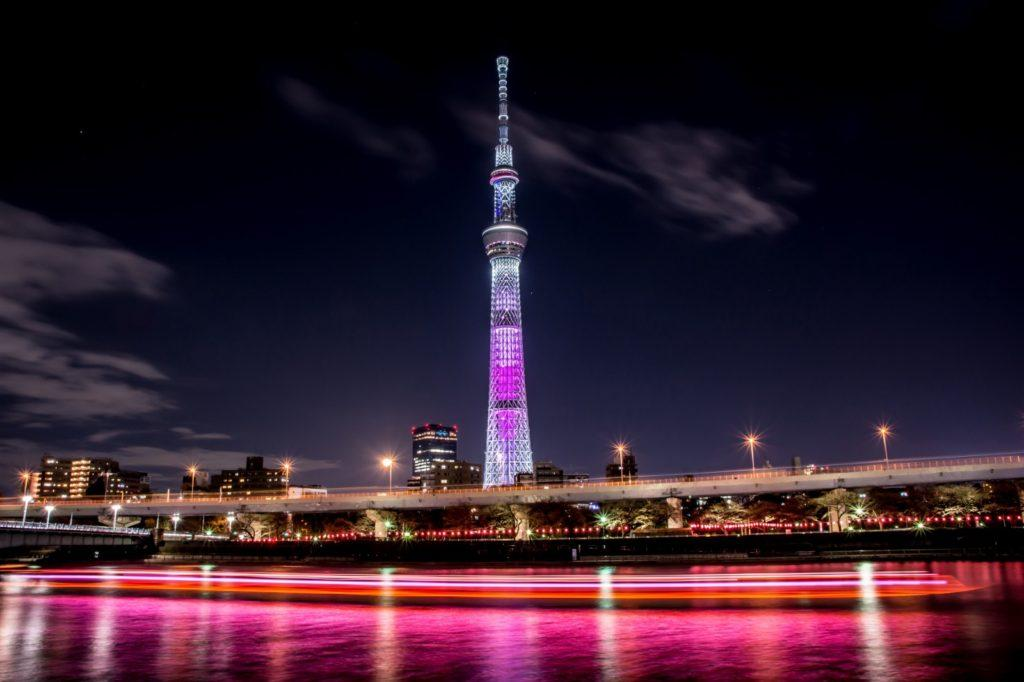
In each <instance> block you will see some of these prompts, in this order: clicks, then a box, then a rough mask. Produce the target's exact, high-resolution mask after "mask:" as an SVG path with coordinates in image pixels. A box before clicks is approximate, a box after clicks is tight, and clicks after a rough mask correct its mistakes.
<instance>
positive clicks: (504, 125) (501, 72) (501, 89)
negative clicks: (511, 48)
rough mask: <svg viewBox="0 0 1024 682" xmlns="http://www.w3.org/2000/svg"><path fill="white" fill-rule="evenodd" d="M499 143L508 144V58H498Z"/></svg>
mask: <svg viewBox="0 0 1024 682" xmlns="http://www.w3.org/2000/svg"><path fill="white" fill-rule="evenodd" d="M498 143H499V144H508V57H498ZM508 165H510V166H511V165H512V164H511V163H510V164H508Z"/></svg>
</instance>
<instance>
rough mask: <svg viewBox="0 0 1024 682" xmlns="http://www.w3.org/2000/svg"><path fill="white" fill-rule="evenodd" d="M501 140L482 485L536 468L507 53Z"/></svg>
mask: <svg viewBox="0 0 1024 682" xmlns="http://www.w3.org/2000/svg"><path fill="white" fill-rule="evenodd" d="M497 64H498V144H497V146H496V147H495V148H494V170H493V171H491V180H490V182H491V187H492V189H493V190H494V219H493V222H492V224H491V225H490V226H489V227H487V229H485V230H484V232H483V240H484V250H485V251H486V253H487V257H488V258H490V260H491V346H490V350H491V353H490V356H491V371H490V392H489V396H488V402H487V445H486V450H485V457H484V486H485V487H490V486H499V485H514V484H515V479H516V474H517V473H520V472H532V471H533V451H532V449H531V447H530V419H529V413H528V411H527V407H526V366H525V363H524V357H523V320H522V308H521V305H520V295H519V264H520V263H521V262H522V258H523V252H524V251H526V241H527V232H526V230H525V229H524V228H522V227H521V226H520V225H519V224H518V222H517V218H516V185H518V184H519V174H518V173H517V172H516V169H515V168H514V167H513V159H512V144H511V142H509V135H508V133H509V124H508V121H509V119H508V57H498V60H497Z"/></svg>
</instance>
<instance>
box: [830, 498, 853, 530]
mask: <svg viewBox="0 0 1024 682" xmlns="http://www.w3.org/2000/svg"><path fill="white" fill-rule="evenodd" d="M849 525H850V518H849V516H848V515H847V514H846V505H842V504H832V505H829V507H828V532H830V533H840V532H842V531H844V530H846V528H847V527H848V526H849Z"/></svg>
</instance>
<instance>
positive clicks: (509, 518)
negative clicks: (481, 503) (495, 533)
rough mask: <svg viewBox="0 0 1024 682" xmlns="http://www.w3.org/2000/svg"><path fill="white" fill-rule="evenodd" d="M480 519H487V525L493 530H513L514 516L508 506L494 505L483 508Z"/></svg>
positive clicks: (510, 507) (514, 524)
mask: <svg viewBox="0 0 1024 682" xmlns="http://www.w3.org/2000/svg"><path fill="white" fill-rule="evenodd" d="M482 511H483V513H482V514H481V515H480V516H481V517H483V518H485V519H487V522H488V525H490V526H492V527H493V528H515V527H516V515H515V513H514V512H513V511H512V505H510V504H494V505H491V506H490V507H484V509H483V510H482Z"/></svg>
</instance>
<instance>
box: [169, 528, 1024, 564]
mask: <svg viewBox="0 0 1024 682" xmlns="http://www.w3.org/2000/svg"><path fill="white" fill-rule="evenodd" d="M964 559H973V560H984V561H993V560H1001V559H1006V560H1021V559H1024V529H1022V528H953V529H948V528H943V529H935V530H928V531H911V530H898V531H891V530H890V531H857V532H847V533H794V534H761V535H746V536H735V535H734V536H717V537H686V536H653V537H631V538H599V539H594V538H586V539H570V538H562V539H545V540H535V541H531V542H525V543H523V542H514V541H511V540H448V541H406V542H402V541H397V540H396V541H387V542H378V541H373V540H351V541H344V542H333V543H316V542H276V543H233V544H230V545H228V544H224V543H214V542H183V543H167V544H165V545H163V546H162V547H161V548H160V551H159V553H158V554H157V555H155V556H154V557H153V558H152V559H151V560H154V561H160V562H168V561H170V562H173V561H194V560H210V561H221V562H223V561H239V562H281V561H293V562H294V561H300V562H307V563H357V564H395V563H399V564H402V563H408V564H479V565H485V564H487V565H504V566H508V565H535V564H549V565H550V564H559V565H593V564H634V565H635V564H644V563H651V564H665V563H674V564H683V565H700V564H723V563H726V564H743V563H816V562H825V561H828V562H831V561H836V562H850V561H933V560H964Z"/></svg>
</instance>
